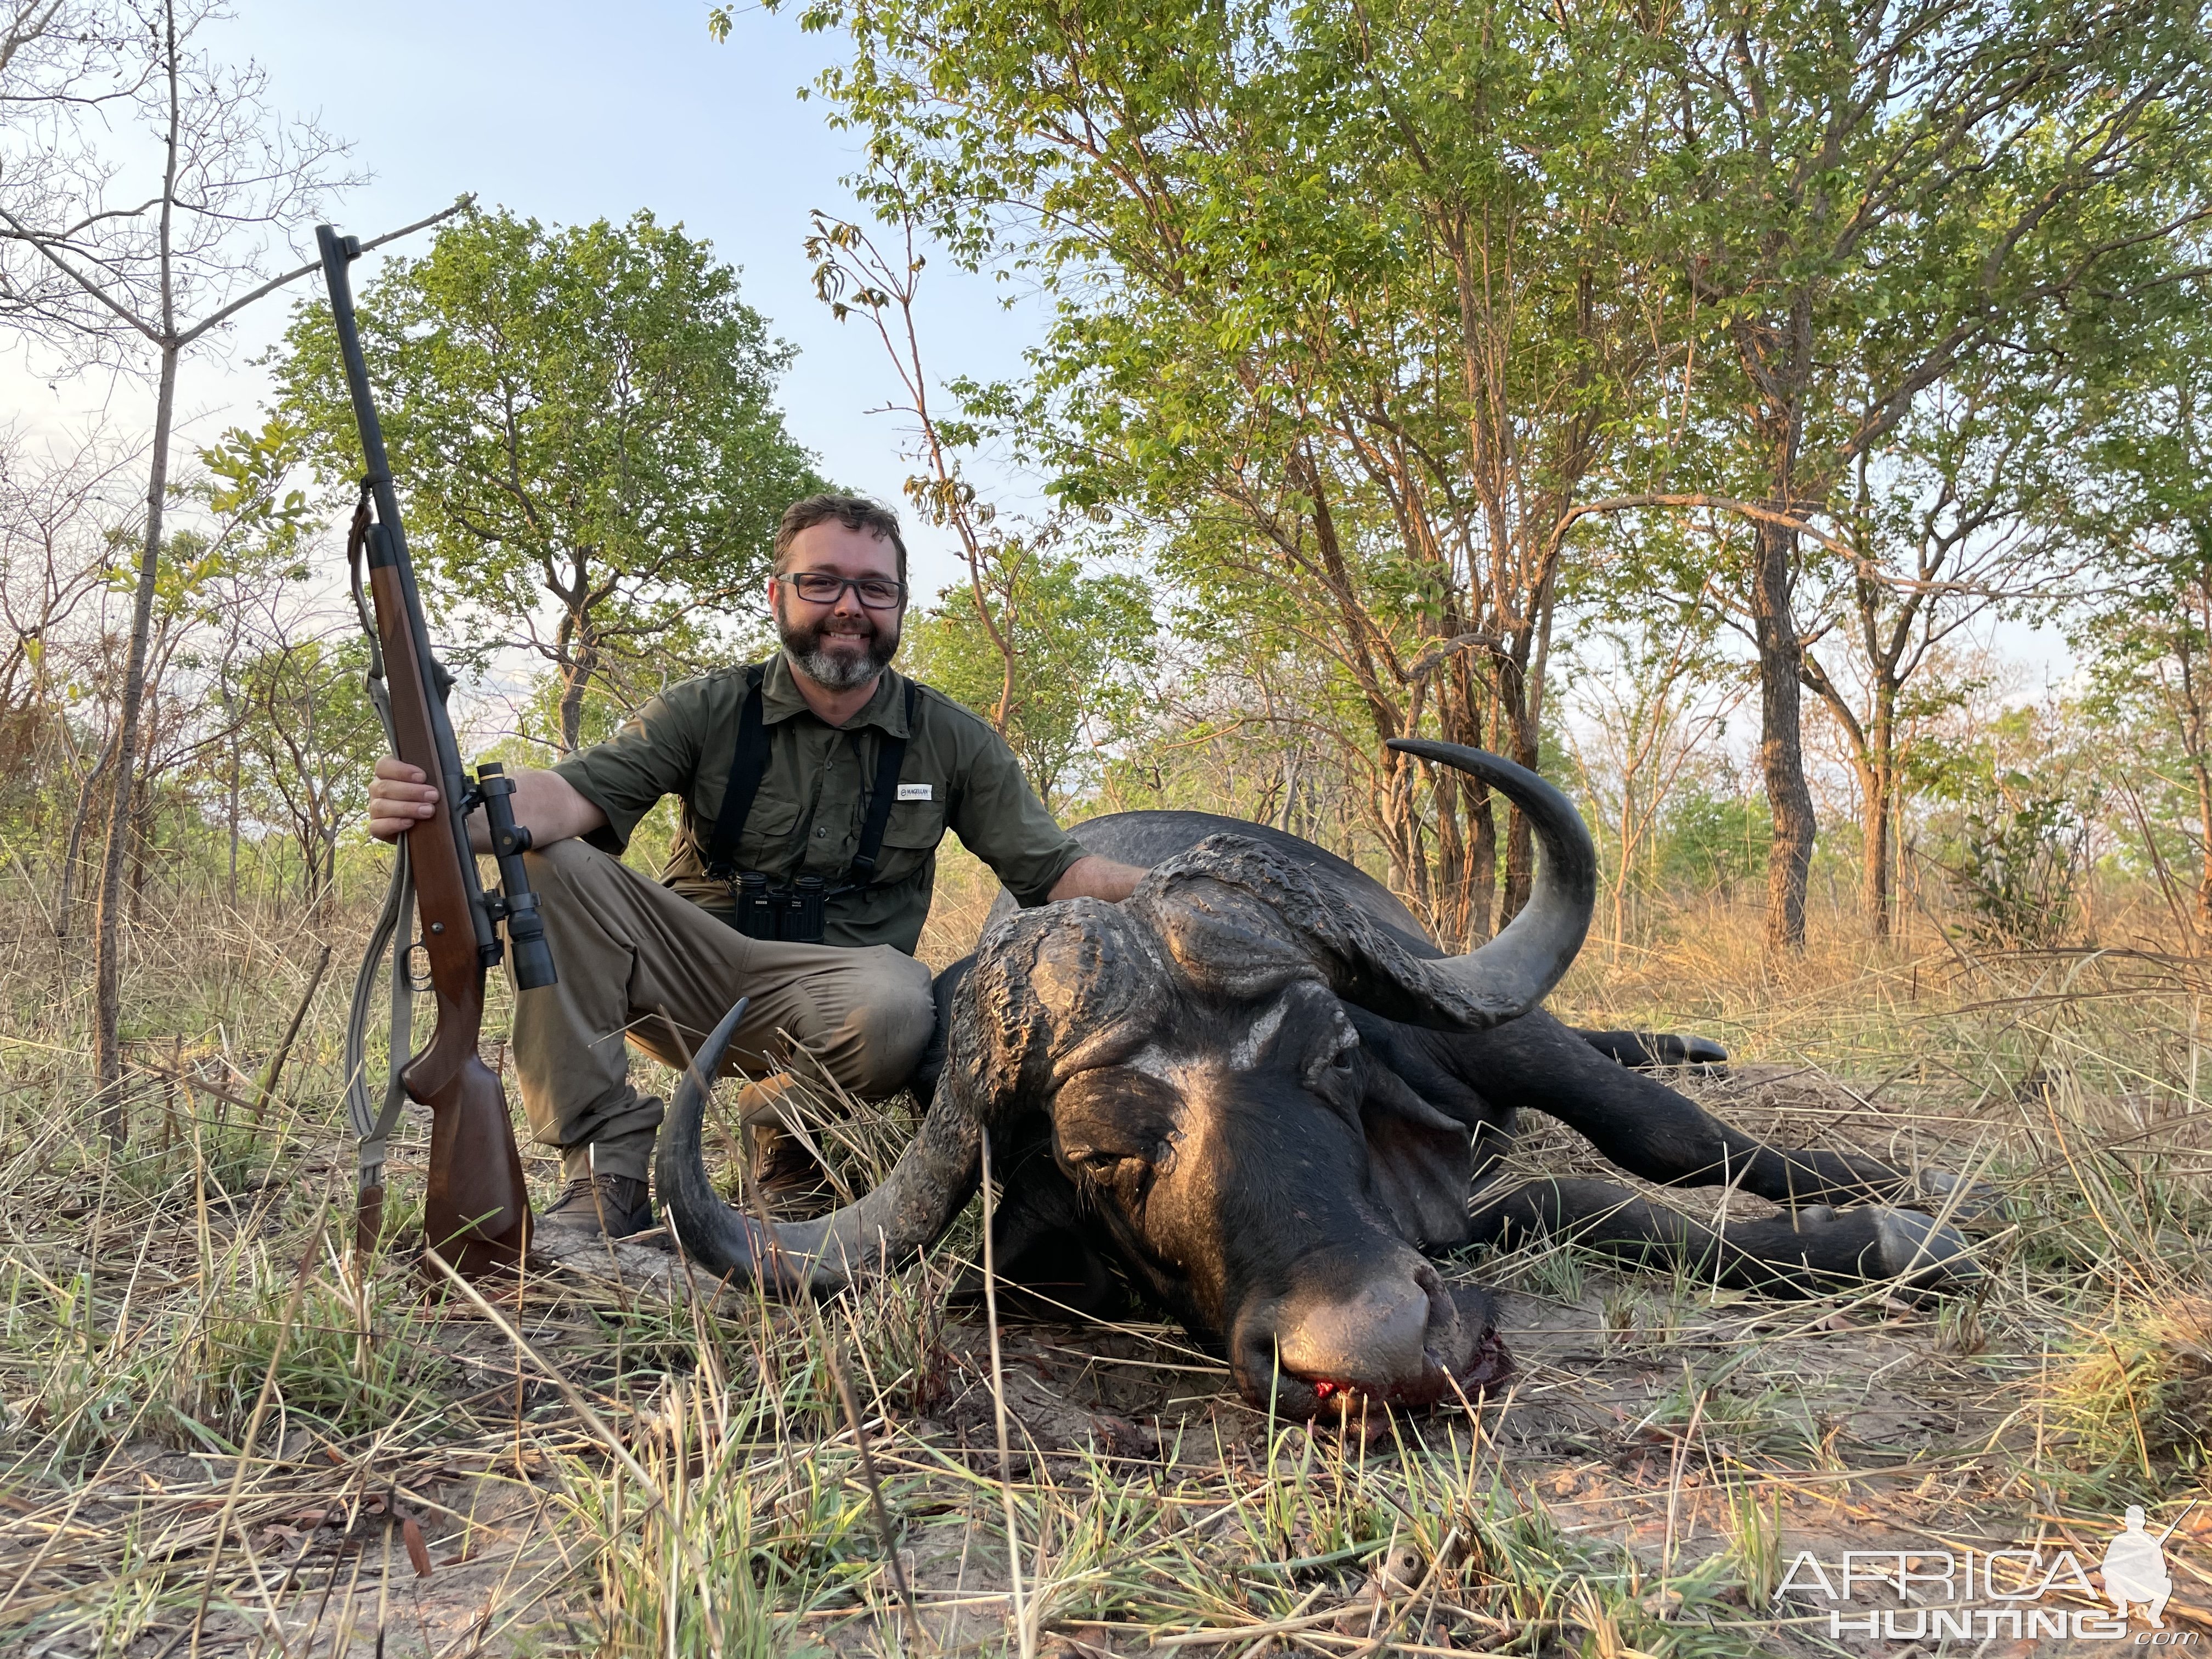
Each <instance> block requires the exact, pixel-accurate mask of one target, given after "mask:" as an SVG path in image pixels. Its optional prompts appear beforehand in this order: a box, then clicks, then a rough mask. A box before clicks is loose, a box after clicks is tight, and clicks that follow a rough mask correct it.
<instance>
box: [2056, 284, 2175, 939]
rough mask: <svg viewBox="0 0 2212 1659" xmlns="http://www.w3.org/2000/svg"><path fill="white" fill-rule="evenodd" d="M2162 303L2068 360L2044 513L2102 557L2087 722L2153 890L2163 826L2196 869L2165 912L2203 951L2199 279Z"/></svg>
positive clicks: (2087, 629) (2090, 634) (2086, 628)
mask: <svg viewBox="0 0 2212 1659" xmlns="http://www.w3.org/2000/svg"><path fill="white" fill-rule="evenodd" d="M2163 299H2164V303H2162V304H2160V305H2157V306H2154V307H2145V308H2143V309H2142V310H2141V311H2139V312H2137V313H2135V314H2133V315H2130V316H2128V317H2126V318H2124V319H2121V321H2120V325H2119V326H2118V327H2116V328H2112V329H2109V330H2106V331H2102V332H2101V333H2100V335H2099V336H2098V337H2097V339H2096V341H2095V342H2094V343H2093V344H2094V346H2095V348H2097V349H2081V350H2077V352H2076V353H2075V362H2076V363H2077V364H2078V365H2080V375H2079V381H2078V398H2077V403H2076V413H2075V422H2074V431H2075V435H2077V437H2078V441H2077V442H2076V443H2075V444H2074V445H2073V446H2071V447H2070V448H2071V453H2074V454H2075V455H2076V456H2077V457H2078V460H2079V465H2078V468H2077V471H2076V473H2075V477H2071V478H2069V479H2067V480H2065V481H2064V482H2065V483H2066V485H2067V487H2066V488H2065V489H2062V490H2059V491H2055V492H2054V493H2053V495H2052V497H2051V504H2050V507H2051V516H2053V517H2054V518H2056V519H2057V520H2059V521H2060V523H2061V524H2062V525H2063V526H2064V527H2066V528H2067V529H2069V530H2070V531H2071V532H2074V533H2075V534H2077V535H2080V536H2081V537H2083V538H2085V539H2087V540H2090V541H2092V542H2093V544H2095V545H2096V546H2097V547H2098V548H2099V549H2100V551H2101V553H2102V556H2103V558H2104V561H2105V564H2104V568H2105V570H2106V574H2107V580H2106V581H2105V582H2104V583H2102V584H2100V588H2099V589H2098V590H2096V591H2095V592H2093V595H2092V597H2091V599H2090V602H2089V603H2087V604H2086V605H2081V606H2080V607H2079V608H2078V609H2077V610H2076V611H2075V616H2074V617H2073V619H2072V620H2073V632H2074V636H2075V645H2076V647H2077V648H2078V649H2079V650H2080V651H2081V653H2082V655H2083V656H2084V658H2085V659H2087V663H2088V664H2089V666H2090V671H2091V676H2092V679H2093V711H2094V715H2095V718H2096V720H2097V721H2098V722H2099V724H2100V725H2101V726H2103V727H2105V728H2106V730H2108V731H2110V732H2112V734H2113V736H2114V738H2115V741H2116V743H2117V744H2118V746H2120V747H2121V748H2122V750H2123V751H2124V752H2125V753H2126V754H2127V755H2128V756H2129V757H2130V765H2128V766H2125V767H2123V768H2120V769H2118V773H2117V775H2116V776H2115V779H2114V787H2115V789H2116V790H2117V791H2118V793H2120V794H2122V795H2123V796H2124V797H2125V798H2126V799H2128V800H2129V801H2130V805H2131V809H2132V810H2131V811H2130V817H2131V818H2132V819H2133V820H2134V823H2133V824H2132V825H2131V828H2133V829H2136V831H2137V833H2138V834H2139V835H2140V836H2141V837H2142V843H2143V848H2144V851H2145V853H2146V854H2147V855H2148V858H2149V859H2150V860H2151V862H2152V863H2153V865H2154V866H2155V867H2156V872H2157V874H2158V875H2159V876H2160V879H2161V880H2162V881H2164V880H2166V879H2167V872H2166V859H2165V855H2164V854H2163V853H2162V852H2161V851H2160V841H2161V840H2162V839H2165V837H2162V836H2160V834H2159V829H2160V827H2161V826H2170V827H2171V829H2172V830H2173V831H2175V832H2177V833H2178V835H2179V838H2180V839H2181V840H2182V841H2183V842H2185V843H2186V845H2187V849H2188V854H2189V856H2190V857H2191V859H2192V860H2193V861H2194V863H2195V865H2196V870H2195V872H2194V873H2193V874H2192V875H2191V876H2190V877H2189V878H2187V886H2188V887H2189V889H2190V890H2191V891H2190V893H2189V895H2188V896H2187V898H2186V899H2185V900H2182V901H2181V902H2177V903H2176V904H2175V907H2174V908H2175V909H2176V912H2177V914H2178V916H2179V921H2180V922H2181V925H2182V927H2183V929H2184V931H2185V933H2193V934H2194V935H2195V939H2196V941H2197V943H2196V945H2195V946H2194V947H2193V948H2202V944H2203V941H2204V940H2206V939H2212V311H2209V310H2208V307H2212V292H2208V287H2207V284H2206V283H2205V282H2204V280H2203V278H2202V277H2201V276H2198V277H2194V278H2191V279H2188V280H2184V281H2180V282H2177V283H2174V284H2172V287H2171V288H2170V289H2168V290H2167V291H2166V295H2164V296H2163ZM2077 344H2081V343H2080V342H2077Z"/></svg>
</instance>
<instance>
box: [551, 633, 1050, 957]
mask: <svg viewBox="0 0 2212 1659" xmlns="http://www.w3.org/2000/svg"><path fill="white" fill-rule="evenodd" d="M906 685H907V682H906V680H905V679H904V678H902V676H900V675H899V674H896V673H895V672H890V671H886V672H885V673H884V677H883V678H882V679H881V680H880V681H879V682H878V684H877V686H876V694H875V696H872V697H871V698H869V699H868V704H867V707H866V708H863V709H862V710H861V711H860V713H859V714H855V715H854V717H853V718H852V719H851V720H848V721H847V722H846V723H845V724H844V725H843V726H831V725H829V724H828V723H826V722H825V721H824V720H823V719H822V718H821V717H820V716H819V715H817V714H815V712H814V711H813V710H812V709H811V708H808V707H807V705H806V700H805V698H804V697H802V696H799V688H798V687H797V686H796V685H795V684H793V683H792V678H791V665H790V664H789V663H787V661H786V660H785V659H784V658H783V656H782V655H781V653H778V654H777V655H776V656H775V659H773V660H771V661H770V662H769V665H768V673H767V676H766V678H764V679H763V682H762V685H761V714H762V718H763V723H764V724H765V726H766V727H767V732H768V739H769V757H768V769H767V771H766V773H765V774H764V775H763V777H762V779H761V784H760V789H759V792H758V793H756V794H755V795H754V797H753V806H752V811H751V812H750V814H749V815H748V816H747V817H746V819H745V828H744V835H743V836H740V837H739V839H738V868H739V869H741V870H758V871H761V872H763V873H764V874H766V875H767V877H768V878H769V880H770V881H771V882H772V883H775V884H782V883H785V882H788V881H790V880H791V879H792V878H794V877H797V876H802V875H811V876H820V877H822V878H823V879H824V880H825V881H827V882H828V883H829V884H830V885H831V886H832V887H835V886H836V885H838V884H840V883H841V882H842V881H843V880H844V879H845V878H846V873H847V872H848V871H849V870H850V869H851V868H852V864H853V857H854V854H856V853H858V852H859V851H860V829H861V826H862V824H863V823H866V819H867V814H868V796H869V793H870V792H871V790H872V788H873V787H874V784H875V778H876V758H877V748H878V744H881V743H882V742H883V740H884V734H885V733H889V734H890V735H891V736H893V737H902V738H906V739H907V747H906V758H905V760H904V762H903V763H902V764H901V766H900V768H899V798H898V800H897V802H896V805H893V806H892V808H891V813H890V823H888V824H887V826H886V827H885V829H884V845H883V851H882V854H881V855H880V856H879V857H878V860H877V869H876V880H875V882H874V883H873V884H872V885H869V886H867V887H866V888H863V889H861V890H858V891H855V892H851V893H846V894H842V895H839V896H834V897H832V898H831V899H830V900H829V905H828V910H827V920H826V923H825V926H824V927H823V941H824V943H826V944H830V945H896V946H897V947H898V948H899V949H900V950H902V951H907V952H908V953H909V954H911V953H912V952H913V951H914V948H915V945H916V943H917V942H919V940H920V939H921V924H922V923H923V921H926V920H927V918H928V915H929V899H930V889H931V887H932V885H933V883H934V882H935V879H936V876H937V843H938V842H940V841H942V840H943V839H944V838H945V831H946V830H947V829H951V831H952V832H953V834H955V835H957V836H959V837H960V839H961V842H963V844H964V845H965V846H966V847H967V848H968V849H969V851H970V852H972V853H974V854H975V855H976V856H977V857H978V858H980V859H981V860H983V862H984V863H986V864H987V865H989V866H991V868H992V869H993V870H994V872H997V875H998V878H999V879H1000V881H1002V882H1004V883H1005V884H1006V890H1007V891H1008V892H1010V893H1012V895H1013V896H1014V897H1015V898H1016V899H1017V900H1018V901H1019V902H1021V903H1022V904H1024V905H1032V904H1042V903H1043V902H1045V898H1046V896H1047V895H1048V894H1049V893H1050V892H1051V891H1052V889H1053V887H1054V884H1057V883H1058V882H1059V880H1060V877H1062V876H1063V875H1065V874H1066V873H1067V868H1068V866H1070V865H1072V864H1073V863H1074V862H1075V860H1077V859H1079V858H1080V857H1082V856H1083V849H1082V848H1080V847H1079V846H1078V845H1077V843H1076V842H1075V841H1074V839H1073V837H1072V836H1069V835H1068V834H1067V832H1066V830H1064V829H1061V828H1060V826H1059V825H1058V824H1057V823H1054V822H1053V818H1052V815H1051V814H1050V813H1049V812H1048V811H1045V809H1044V803H1043V802H1042V801H1040V800H1039V799H1037V798H1036V793H1035V792H1034V791H1032V790H1031V789H1030V787H1029V782H1028V781H1027V780H1026V779H1024V777H1023V776H1022V771H1021V767H1020V765H1019V763H1017V762H1016V760H1015V759H1014V756H1013V751H1012V750H1010V749H1008V748H1007V747H1006V742H1005V740H1004V739H1003V738H1000V736H999V734H998V733H997V732H994V731H993V730H992V729H991V728H990V727H989V726H986V725H985V724H984V723H983V722H982V721H981V720H977V719H976V718H975V715H973V714H969V712H968V711H967V710H966V709H965V708H962V707H961V706H960V705H959V704H958V703H957V702H953V701H952V700H951V698H949V697H947V696H944V695H943V694H942V693H939V692H937V691H933V690H930V688H929V687H927V686H926V685H925V686H921V688H920V692H921V695H920V696H918V697H917V698H916V699H915V721H914V728H915V729H914V730H912V731H910V732H909V731H908V729H907V719H906ZM745 689H746V688H745V670H744V668H743V667H732V668H721V669H717V670H715V671H714V672H713V673H710V674H702V675H700V676H699V677H698V678H696V679H690V680H685V681H684V682H682V683H681V684H677V685H673V686H671V687H670V688H669V689H668V690H665V691H664V692H662V693H661V694H660V696H657V697H655V698H653V701H652V702H648V703H647V704H646V706H645V707H644V708H641V710H639V711H638V713H637V714H636V715H635V718H633V719H632V720H630V721H629V724H628V725H626V726H623V729H622V730H621V731H620V732H617V733H616V734H615V735H614V736H613V737H611V738H608V739H607V741H606V742H605V743H602V744H596V745H594V746H593V747H592V748H590V749H586V750H581V751H580V752H579V753H577V754H574V755H571V756H569V757H568V759H566V760H564V761H562V762H560V763H558V764H557V765H556V766H555V767H554V768H553V770H554V771H555V772H556V773H557V774H558V775H560V776H562V777H563V778H565V779H567V780H568V782H569V783H570V784H571V785H573V786H574V788H575V790H576V793H578V794H580V795H581V796H583V798H584V799H586V800H588V801H589V802H591V803H592V805H594V806H596V807H598V808H599V811H602V812H604V813H605V814H606V815H607V823H606V827H605V829H598V830H594V831H593V832H592V835H591V836H589V837H588V838H587V839H588V840H589V841H590V842H591V844H592V845H593V846H595V847H599V848H602V849H603V850H605V851H606V852H610V853H614V854H620V853H621V851H622V850H623V848H625V847H626V846H628V845H629V838H630V834H631V832H632V831H633V830H635V829H636V828H637V822H638V820H639V819H640V818H641V817H644V816H645V815H646V813H647V812H648V811H651V810H652V809H653V805H654V804H655V803H656V802H658V801H659V799H660V798H661V797H662V796H663V795H675V796H678V798H680V799H681V800H682V802H683V808H684V811H683V823H682V827H681V829H679V831H678V835H677V837H676V846H675V850H674V852H673V854H672V855H671V857H670V859H669V861H668V869H667V872H666V874H665V876H664V877H663V880H664V881H665V884H667V885H668V886H669V887H671V888H673V889H674V890H676V891H677V892H678V893H680V894H682V895H683V896H684V897H685V898H688V899H690V900H691V901H692V902H694V903H696V904H700V905H703V906H704V907H706V908H708V909H710V910H714V911H716V912H718V913H720V914H722V915H729V914H731V913H732V911H733V909H734V908H735V905H736V896H735V895H734V894H733V893H732V890H731V888H730V884H728V883H726V882H720V881H716V880H714V879H713V878H710V877H709V876H708V874H707V858H706V854H707V848H708V844H709V843H710V842H712V841H713V840H714V823H715V820H716V818H717V817H719V815H720V812H721V810H722V791H723V789H724V787H726V785H727V784H728V782H729V777H730V763H731V761H732V759H733V758H734V757H735V752H736V748H737V740H738V715H739V714H740V712H741V711H742V710H743V708H744V699H745Z"/></svg>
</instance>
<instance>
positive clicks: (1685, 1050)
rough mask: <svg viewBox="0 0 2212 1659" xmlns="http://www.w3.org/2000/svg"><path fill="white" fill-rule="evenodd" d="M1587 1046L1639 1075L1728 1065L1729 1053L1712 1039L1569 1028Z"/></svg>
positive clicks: (1666, 1032)
mask: <svg viewBox="0 0 2212 1659" xmlns="http://www.w3.org/2000/svg"><path fill="white" fill-rule="evenodd" d="M1570 1029H1571V1030H1573V1031H1574V1034H1575V1035H1576V1036H1578V1037H1580V1038H1581V1039H1582V1040H1583V1042H1587V1043H1589V1046H1590V1047H1591V1048H1595V1049H1596V1050H1597V1051H1598V1053H1600V1054H1603V1055H1604V1056H1605V1057H1606V1058H1607V1060H1613V1061H1614V1062H1615V1063H1616V1064H1618V1065H1621V1066H1631V1067H1633V1068H1635V1069H1637V1070H1638V1071H1641V1070H1643V1069H1644V1068H1645V1067H1647V1066H1697V1067H1699V1069H1700V1070H1711V1068H1712V1067H1714V1066H1725V1065H1727V1064H1728V1057H1729V1056H1728V1050H1727V1049H1725V1048H1722V1047H1721V1045H1720V1044H1719V1043H1717V1042H1712V1041H1711V1039H1710V1038H1706V1037H1701V1036H1682V1035H1681V1034H1680V1032H1676V1031H1620V1030H1608V1031H1593V1030H1584V1029H1583V1028H1582V1027H1580V1026H1574V1027H1571V1028H1570Z"/></svg>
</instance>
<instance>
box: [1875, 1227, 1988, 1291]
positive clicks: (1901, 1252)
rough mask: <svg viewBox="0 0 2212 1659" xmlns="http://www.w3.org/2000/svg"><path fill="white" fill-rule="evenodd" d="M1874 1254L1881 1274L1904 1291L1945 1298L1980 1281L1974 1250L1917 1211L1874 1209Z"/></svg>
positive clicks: (1956, 1234) (1950, 1230)
mask: <svg viewBox="0 0 2212 1659" xmlns="http://www.w3.org/2000/svg"><path fill="white" fill-rule="evenodd" d="M1873 1213H1874V1214H1875V1217H1876V1218H1877V1219H1876V1221H1875V1237H1876V1243H1875V1249H1874V1252H1873V1255H1874V1256H1875V1265H1876V1266H1878V1267H1879V1269H1880V1271H1881V1274H1882V1275H1883V1276H1884V1277H1886V1278H1889V1279H1896V1280H1898V1281H1899V1285H1900V1286H1901V1287H1902V1288H1903V1289H1905V1290H1907V1291H1917V1292H1919V1293H1921V1294H1923V1295H1947V1294H1951V1293H1954V1292H1957V1291H1962V1290H1965V1289H1966V1287H1967V1286H1969V1285H1972V1284H1973V1283H1974V1282H1975V1281H1976V1280H1977V1279H1980V1278H1981V1277H1982V1268H1981V1264H1980V1263H1979V1262H1978V1261H1975V1260H1974V1255H1973V1246H1972V1245H1971V1244H1969V1243H1967V1242H1966V1237H1964V1235H1962V1234H1961V1233H1960V1232H1959V1231H1958V1230H1957V1229H1956V1228H1954V1227H1948V1226H1945V1225H1942V1223H1940V1222H1938V1221H1936V1219H1935V1218H1933V1217H1930V1216H1925V1215H1923V1214H1921V1213H1920V1212H1919V1211H1917V1210H1893V1209H1887V1208H1881V1209H1876V1210H1875V1211H1874V1212H1873Z"/></svg>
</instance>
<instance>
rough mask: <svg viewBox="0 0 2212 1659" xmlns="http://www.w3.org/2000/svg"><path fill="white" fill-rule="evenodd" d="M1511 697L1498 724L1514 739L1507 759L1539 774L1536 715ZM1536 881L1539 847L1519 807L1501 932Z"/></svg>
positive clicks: (1509, 831) (1508, 831)
mask: <svg viewBox="0 0 2212 1659" xmlns="http://www.w3.org/2000/svg"><path fill="white" fill-rule="evenodd" d="M1502 678H1504V680H1505V681H1506V683H1507V684H1508V685H1509V686H1510V687H1511V688H1512V692H1513V693H1517V692H1518V691H1519V687H1518V686H1517V685H1516V684H1515V683H1514V677H1513V676H1511V675H1510V674H1509V675H1505V676H1503V677H1502ZM1509 695H1510V702H1508V703H1507V705H1506V706H1505V707H1504V708H1501V709H1500V710H1499V711H1498V732H1499V735H1500V736H1507V735H1510V738H1511V739H1512V747H1511V749H1510V750H1508V751H1507V753H1506V758H1507V759H1508V760H1510V761H1513V762H1516V763H1518V764H1520V765H1522V766H1525V767H1527V768H1528V769H1529V770H1530V771H1531V772H1534V771H1536V770H1538V769H1539V768H1538V767H1537V764H1536V763H1537V762H1538V760H1540V759H1541V758H1542V757H1541V752H1540V748H1541V746H1540V744H1539V742H1538V729H1537V720H1536V713H1535V711H1534V709H1532V708H1529V707H1528V702H1527V700H1526V699H1525V698H1524V697H1522V696H1518V695H1511V694H1509ZM1535 878H1536V845H1535V842H1534V841H1533V840H1532V839H1531V838H1530V836H1529V833H1528V817H1527V816H1526V815H1525V814H1523V813H1522V811H1521V810H1520V809H1519V808H1518V807H1516V808H1515V809H1514V810H1513V811H1511V812H1510V814H1509V815H1508V816H1507V817H1506V820H1505V890H1504V892H1503V893H1501V894H1499V895H1498V927H1499V928H1500V929H1501V930H1502V929H1503V928H1504V926H1505V924H1506V923H1508V922H1510V921H1512V920H1513V918H1514V917H1516V916H1517V915H1520V914H1521V907H1522V905H1524V904H1526V903H1528V895H1529V892H1530V891H1531V890H1533V889H1534V886H1535Z"/></svg>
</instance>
